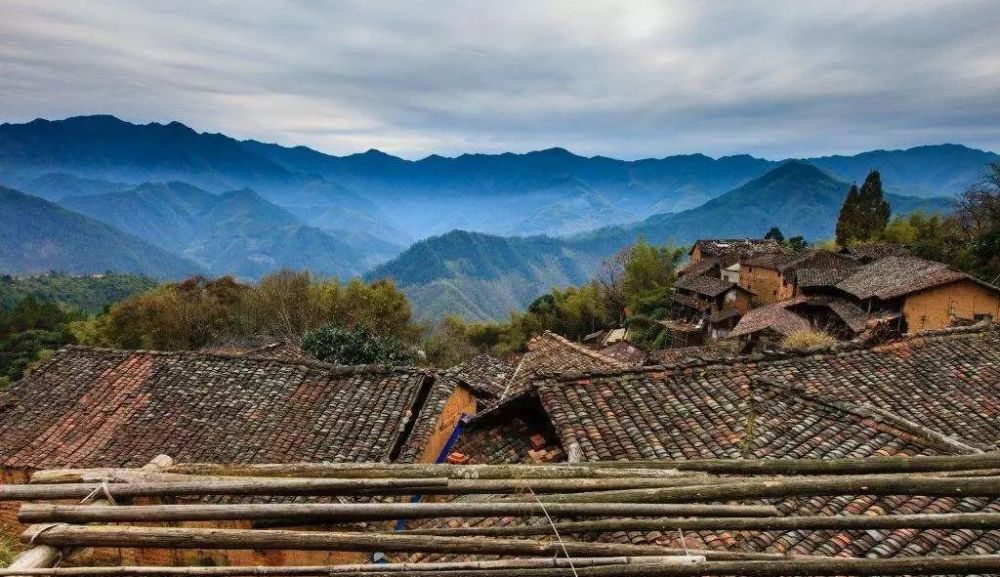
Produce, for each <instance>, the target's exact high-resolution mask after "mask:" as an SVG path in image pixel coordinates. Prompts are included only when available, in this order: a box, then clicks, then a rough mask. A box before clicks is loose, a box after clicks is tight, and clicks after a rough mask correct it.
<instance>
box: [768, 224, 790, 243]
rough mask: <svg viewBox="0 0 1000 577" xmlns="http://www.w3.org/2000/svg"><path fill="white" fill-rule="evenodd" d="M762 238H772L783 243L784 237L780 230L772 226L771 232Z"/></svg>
mask: <svg viewBox="0 0 1000 577" xmlns="http://www.w3.org/2000/svg"><path fill="white" fill-rule="evenodd" d="M764 238H765V239H771V238H773V239H774V240H776V241H778V242H785V235H784V234H782V232H781V229H780V228H778V227H776V226H772V227H771V230H769V231H767V234H765V235H764Z"/></svg>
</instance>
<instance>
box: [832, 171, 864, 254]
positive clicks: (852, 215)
mask: <svg viewBox="0 0 1000 577" xmlns="http://www.w3.org/2000/svg"><path fill="white" fill-rule="evenodd" d="M858 196H859V194H858V185H856V184H852V185H851V190H849V191H847V198H846V199H844V205H843V206H841V207H840V215H839V216H838V217H837V233H836V234H837V244H839V245H841V246H844V245H846V244H847V243H848V241H850V240H851V239H853V238H857V236H856V234H857V229H858V213H859V201H858Z"/></svg>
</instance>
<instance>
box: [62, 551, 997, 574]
mask: <svg viewBox="0 0 1000 577" xmlns="http://www.w3.org/2000/svg"><path fill="white" fill-rule="evenodd" d="M93 569H100V568H93ZM112 569H116V568H112ZM121 569H123V571H124V570H125V569H126V568H121ZM165 569H170V568H165ZM183 569H187V571H186V572H184V573H180V574H182V575H213V573H212V572H211V571H215V570H217V569H233V570H235V569H237V568H235V567H233V568H228V567H226V568H215V567H185V568H183ZM242 569H244V570H245V571H240V572H232V573H223V574H222V575H228V576H234V575H248V576H252V575H284V574H289V575H317V576H318V575H325V574H327V573H328V572H320V571H319V570H318V569H316V570H315V572H313V569H312V568H309V569H310V570H309V571H307V572H302V573H282V572H280V571H271V570H281V569H284V570H288V569H294V568H292V567H267V568H263V567H246V568H242ZM998 573H1000V555H956V556H951V557H944V556H942V557H894V558H889V559H867V558H850V557H847V558H845V557H830V558H822V559H816V558H809V559H796V558H789V559H775V560H765V561H747V560H739V561H709V562H705V563H693V564H683V563H674V564H665V563H661V562H655V561H654V562H648V563H647V562H642V561H641V560H640V561H639V562H636V563H633V564H612V565H607V566H588V567H579V568H577V567H573V568H570V567H553V568H537V569H536V568H520V569H502V568H496V569H493V568H490V569H468V570H459V571H455V570H452V569H446V570H437V569H430V570H401V571H392V570H385V571H379V570H377V569H373V570H371V571H367V570H365V571H353V572H336V573H334V574H337V575H341V576H343V577H352V576H356V577H456V576H457V575H461V576H462V577H702V576H724V575H741V576H747V577H780V576H813V577H816V576H837V575H842V576H858V577H869V576H875V575H979V574H986V575H992V574H998ZM46 574H47V575H48V574H51V575H58V574H59V573H55V572H53V573H46ZM65 574H66V575H77V574H79V575H95V576H96V575H102V576H108V577H113V576H115V575H121V576H123V577H127V576H128V575H130V573H128V572H120V573H69V572H67V573H65ZM177 574H178V573H174V572H165V573H146V575H165V576H169V575H177Z"/></svg>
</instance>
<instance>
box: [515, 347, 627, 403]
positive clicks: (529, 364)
mask: <svg viewBox="0 0 1000 577" xmlns="http://www.w3.org/2000/svg"><path fill="white" fill-rule="evenodd" d="M625 367H626V364H625V363H623V362H621V361H618V360H616V359H613V358H611V357H607V356H605V355H602V354H601V353H599V352H597V351H594V350H591V349H588V348H587V347H585V346H583V345H580V344H577V343H574V342H573V341H570V340H569V339H567V338H565V337H563V336H560V335H557V334H555V333H553V332H551V331H545V332H544V333H542V334H541V335H538V336H537V337H535V338H533V339H531V341H529V342H528V352H527V353H525V354H524V356H523V357H521V362H520V363H519V364H518V365H517V370H516V372H515V374H514V376H513V377H512V378H511V379H510V381H509V382H508V384H507V387H506V388H505V390H504V392H503V393H502V394H501V397H500V400H501V401H505V400H509V399H514V398H517V397H519V396H521V395H523V394H524V393H526V392H529V391H530V389H531V383H532V381H534V380H535V379H537V378H538V377H539V376H540V375H545V374H551V373H590V372H596V371H606V370H613V369H621V368H625Z"/></svg>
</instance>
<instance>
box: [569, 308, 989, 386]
mask: <svg viewBox="0 0 1000 577" xmlns="http://www.w3.org/2000/svg"><path fill="white" fill-rule="evenodd" d="M993 330H1000V323H996V322H992V321H988V320H986V321H980V322H978V323H975V324H972V325H966V326H957V327H946V328H942V329H933V330H927V331H920V332H916V333H912V334H910V335H904V336H902V337H901V338H898V339H895V340H893V341H890V342H882V343H873V342H871V341H866V340H864V339H854V340H851V341H844V342H838V343H836V344H833V345H830V346H826V347H822V346H821V347H812V348H808V349H803V350H795V351H765V352H757V353H752V354H749V355H733V356H729V357H714V358H711V359H692V360H689V361H681V362H678V363H673V364H669V365H648V366H643V367H624V368H621V369H615V370H601V371H590V372H589V373H587V376H591V377H613V376H617V375H625V374H640V373H658V372H681V371H685V370H695V369H703V370H714V369H720V370H721V369H724V368H728V367H732V366H735V365H739V364H767V365H772V364H780V363H783V362H790V361H794V360H797V359H800V358H806V357H817V356H818V357H832V356H837V355H844V354H851V353H861V352H866V351H887V350H892V349H894V348H899V347H901V346H904V345H906V344H912V343H914V342H924V341H929V340H935V339H942V338H946V337H957V336H964V335H968V334H976V333H985V332H987V331H993ZM551 376H552V377H559V378H558V379H557V380H559V381H563V380H567V381H569V380H574V379H578V378H580V375H579V374H578V373H564V374H558V373H556V374H553V375H551Z"/></svg>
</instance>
